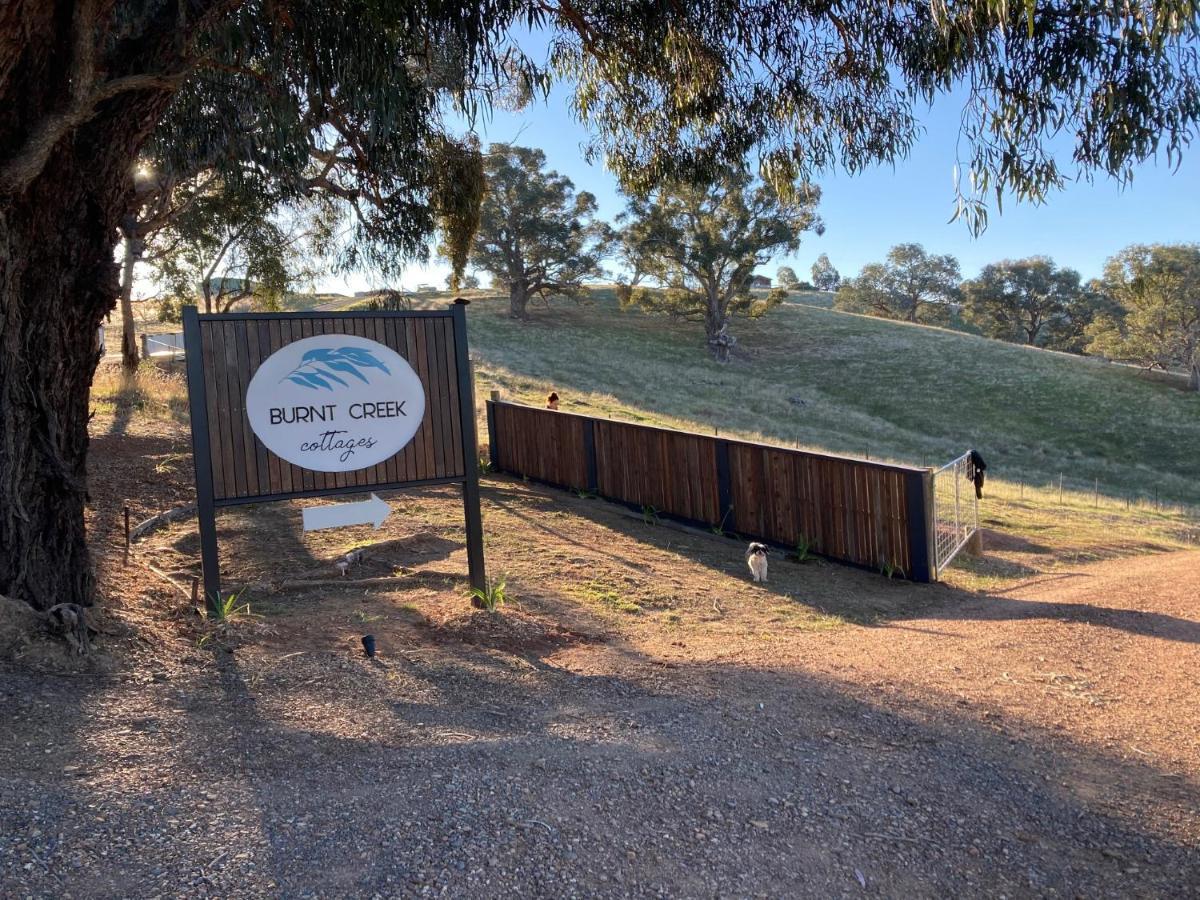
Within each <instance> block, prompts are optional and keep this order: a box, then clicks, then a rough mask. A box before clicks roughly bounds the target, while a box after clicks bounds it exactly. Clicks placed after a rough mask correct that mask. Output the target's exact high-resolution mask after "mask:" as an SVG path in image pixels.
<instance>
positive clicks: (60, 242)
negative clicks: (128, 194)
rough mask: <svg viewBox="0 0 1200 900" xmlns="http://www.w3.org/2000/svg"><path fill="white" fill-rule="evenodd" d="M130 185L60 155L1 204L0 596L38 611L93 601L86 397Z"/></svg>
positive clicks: (109, 301)
mask: <svg viewBox="0 0 1200 900" xmlns="http://www.w3.org/2000/svg"><path fill="white" fill-rule="evenodd" d="M122 181H123V179H122V178H121V177H120V174H119V173H118V174H117V175H116V177H115V178H114V177H113V175H112V174H111V173H110V174H108V175H107V176H106V177H104V178H96V177H94V175H93V174H92V173H90V172H88V171H87V170H86V169H85V168H84V167H83V165H82V164H81V162H80V161H79V160H78V159H75V158H73V156H72V155H69V154H67V153H58V154H55V157H54V159H52V160H51V163H50V165H48V166H47V167H46V169H45V170H44V173H43V174H42V175H41V176H40V177H39V178H37V179H36V180H35V181H34V182H33V183H32V184H31V185H30V186H29V187H28V188H27V189H26V190H25V191H24V192H22V193H21V194H20V195H19V196H11V195H10V196H8V197H6V198H5V202H4V203H3V204H0V594H5V595H7V596H9V597H12V598H14V599H20V600H24V601H26V602H27V603H29V604H30V605H32V606H33V607H35V608H37V609H41V610H45V609H49V608H50V607H51V606H53V605H55V604H56V603H79V604H84V605H86V604H90V603H91V600H92V590H93V586H94V582H93V575H92V565H91V560H90V558H89V556H88V549H87V541H86V536H85V529H84V517H83V511H84V504H85V502H86V500H87V469H86V456H87V446H88V394H89V389H90V385H91V381H92V375H93V373H94V372H95V369H96V364H97V363H98V362H99V359H100V355H99V353H98V352H97V348H96V329H97V328H99V326H100V321H101V320H102V319H103V318H104V314H105V312H107V311H108V310H109V309H111V307H112V305H113V300H114V298H115V297H116V296H117V291H118V284H117V270H116V265H115V264H114V262H113V250H114V249H115V248H114V243H115V235H116V229H117V222H118V218H119V215H120V213H121V212H122V211H123V210H122V209H121V206H122V202H121V197H120V195H119V194H117V193H112V192H111V188H108V187H107V186H108V185H112V184H120V183H122Z"/></svg>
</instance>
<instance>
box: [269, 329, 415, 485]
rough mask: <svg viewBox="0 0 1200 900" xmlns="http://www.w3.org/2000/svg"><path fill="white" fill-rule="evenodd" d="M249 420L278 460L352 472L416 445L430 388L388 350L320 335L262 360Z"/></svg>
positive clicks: (366, 342) (353, 338)
mask: <svg viewBox="0 0 1200 900" xmlns="http://www.w3.org/2000/svg"><path fill="white" fill-rule="evenodd" d="M246 415H247V417H248V418H249V419H250V427H251V428H253V429H254V433H255V434H256V435H258V439H259V440H260V441H262V442H263V443H264V444H265V445H266V446H267V448H268V449H269V450H270V451H271V452H272V453H274V454H275V455H277V456H280V457H282V458H283V459H286V460H287V461H288V462H290V463H292V464H294V465H297V466H301V467H302V468H305V469H313V470H315V471H317V472H350V471H353V470H355V469H365V468H367V467H368V466H373V465H375V464H376V463H380V462H383V461H384V460H385V459H387V458H388V457H390V456H392V455H393V454H395V453H398V452H399V451H400V450H401V449H402V448H403V447H404V445H405V444H407V443H408V442H409V441H411V440H412V438H413V435H414V434H416V433H417V428H419V427H420V425H421V418H422V417H423V416H424V415H425V388H424V386H423V385H422V384H421V379H420V378H418V377H417V373H416V372H414V371H413V369H412V366H410V365H409V364H408V360H406V359H405V358H404V357H403V356H401V355H400V354H399V353H397V352H396V351H394V350H392V349H391V348H390V347H385V346H384V345H383V344H380V343H378V342H377V341H372V340H369V339H367V338H364V337H356V336H354V335H349V334H323V335H320V336H318V337H310V338H304V339H303V340H299V341H295V342H293V343H291V344H288V345H287V346H286V347H284V348H282V349H281V350H277V351H276V352H274V353H272V354H271V355H270V356H269V357H267V358H266V359H265V360H263V363H262V365H261V366H259V367H258V371H257V372H255V373H254V377H253V378H252V379H250V386H249V387H248V388H247V389H246Z"/></svg>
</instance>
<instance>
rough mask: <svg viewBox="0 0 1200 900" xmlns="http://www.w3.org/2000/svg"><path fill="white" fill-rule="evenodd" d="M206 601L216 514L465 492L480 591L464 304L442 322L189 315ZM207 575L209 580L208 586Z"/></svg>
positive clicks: (435, 314) (436, 315)
mask: <svg viewBox="0 0 1200 900" xmlns="http://www.w3.org/2000/svg"><path fill="white" fill-rule="evenodd" d="M183 324H184V339H185V345H186V348H187V363H188V389H189V397H190V401H191V413H192V416H191V419H192V422H191V424H192V444H193V452H194V458H195V466H196V493H197V506H198V510H199V514H200V531H201V549H202V556H203V562H204V573H205V593H206V594H207V595H208V596H209V597H210V599H211V598H212V597H213V596H214V595H218V594H219V591H220V587H219V584H220V581H219V576H218V574H217V551H216V531H215V529H216V526H215V510H216V509H217V508H219V507H222V506H230V505H234V504H241V503H259V502H264V501H272V500H284V499H290V498H296V497H315V496H323V495H329V494H346V493H360V492H365V491H371V490H387V489H396V488H403V487H410V486H415V485H427V484H445V483H452V482H462V483H463V485H464V501H465V503H466V516H467V543H468V555H469V558H470V568H471V581H472V584H473V585H474V586H482V585H483V561H482V559H483V554H482V528H481V526H480V524H479V500H478V468H477V465H476V459H475V454H476V452H477V440H476V435H475V412H474V400H473V388H472V384H471V373H470V361H469V359H468V355H467V342H466V315H465V304H461V303H460V304H454V305H452V306H451V307H450V308H449V309H447V310H445V311H440V310H438V311H414V312H366V311H364V312H348V313H320V312H313V313H229V314H223V315H200V314H199V313H198V312H197V311H196V309H195V307H187V308H185V309H184V323H183ZM210 572H211V573H212V574H211V577H210Z"/></svg>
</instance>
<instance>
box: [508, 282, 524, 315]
mask: <svg viewBox="0 0 1200 900" xmlns="http://www.w3.org/2000/svg"><path fill="white" fill-rule="evenodd" d="M528 306H529V284H528V283H527V282H525V281H520V280H518V281H513V282H511V283H510V284H509V285H508V314H509V315H510V316H512V317H513V318H514V319H528V318H529V313H528V312H526V307H528Z"/></svg>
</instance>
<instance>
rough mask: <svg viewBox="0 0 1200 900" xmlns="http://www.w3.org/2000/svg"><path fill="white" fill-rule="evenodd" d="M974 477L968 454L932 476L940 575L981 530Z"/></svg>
mask: <svg viewBox="0 0 1200 900" xmlns="http://www.w3.org/2000/svg"><path fill="white" fill-rule="evenodd" d="M973 476H974V470H973V469H972V466H971V454H970V453H969V452H967V453H964V454H963V455H962V456H960V457H959V458H958V459H956V460H954V461H953V462H949V463H947V464H946V465H944V466H942V467H941V468H940V469H937V470H936V471H935V472H934V473H933V543H934V565H935V568H936V571H937V572H938V573H940V572H941V571H942V569H944V568H945V567H946V566H948V565H949V564H950V561H951V560H953V559H954V557H955V556H956V555H957V554H958V551H960V550H961V549H962V548H963V547H964V546H965V545H966V543H967V541H969V540H970V539H971V536H972V535H973V534H974V533H975V532H976V531H978V530H979V501H978V500H977V499H976V497H975V482H974V478H973Z"/></svg>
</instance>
